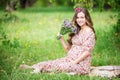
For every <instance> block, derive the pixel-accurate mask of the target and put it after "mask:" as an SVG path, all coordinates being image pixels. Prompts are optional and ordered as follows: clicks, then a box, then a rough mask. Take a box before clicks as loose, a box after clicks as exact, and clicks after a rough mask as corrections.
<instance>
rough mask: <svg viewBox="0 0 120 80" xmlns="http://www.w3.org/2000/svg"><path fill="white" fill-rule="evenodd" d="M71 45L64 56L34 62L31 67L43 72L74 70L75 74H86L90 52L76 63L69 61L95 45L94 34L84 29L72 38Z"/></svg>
mask: <svg viewBox="0 0 120 80" xmlns="http://www.w3.org/2000/svg"><path fill="white" fill-rule="evenodd" d="M72 43H73V45H72V47H71V49H70V50H69V52H68V53H67V55H66V57H63V58H59V59H56V60H49V61H44V62H40V63H37V64H34V65H33V66H32V67H33V68H34V69H35V70H42V71H43V72H47V71H48V72H52V71H57V72H62V71H65V72H74V73H76V74H87V73H89V70H90V65H91V58H92V54H91V55H89V56H88V57H87V58H85V59H84V60H83V61H81V62H79V63H78V64H73V63H71V60H72V61H73V60H76V59H77V58H78V57H80V56H81V55H82V54H83V52H85V51H89V52H90V53H92V50H93V48H94V45H95V35H94V32H93V31H91V32H87V31H84V32H82V33H81V34H76V35H75V36H74V37H73V38H72Z"/></svg>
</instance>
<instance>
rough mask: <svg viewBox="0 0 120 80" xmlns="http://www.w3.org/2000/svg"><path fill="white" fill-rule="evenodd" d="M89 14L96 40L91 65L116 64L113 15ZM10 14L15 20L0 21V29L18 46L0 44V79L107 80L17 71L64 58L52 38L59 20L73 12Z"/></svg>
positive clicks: (37, 9)
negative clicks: (38, 63)
mask: <svg viewBox="0 0 120 80" xmlns="http://www.w3.org/2000/svg"><path fill="white" fill-rule="evenodd" d="M66 10H67V11H66ZM0 13H1V14H2V13H3V12H0ZM90 13H91V17H92V19H93V22H94V27H95V30H96V34H97V38H98V39H97V42H96V46H95V49H94V51H93V60H92V66H100V65H119V64H120V62H119V61H120V58H119V55H118V54H119V51H120V50H119V48H117V47H116V44H115V40H114V34H113V33H114V30H113V25H114V24H115V23H116V15H117V13H116V12H111V11H106V12H90ZM13 14H14V15H16V16H17V17H18V18H17V20H16V21H14V20H11V21H9V22H2V24H1V26H2V27H3V28H4V31H5V32H6V34H7V37H8V39H10V40H11V41H14V38H16V39H17V40H18V41H19V45H20V47H18V48H12V47H10V46H3V45H0V53H1V55H0V77H1V80H108V79H107V78H100V77H92V78H90V77H89V76H79V75H75V76H68V75H66V74H64V73H60V74H48V73H43V74H30V73H29V72H30V71H29V70H20V69H19V65H20V64H21V63H26V64H29V65H32V64H34V63H37V62H40V61H47V60H53V59H56V58H60V57H63V56H65V54H66V53H65V51H64V49H63V48H62V45H61V43H60V41H58V40H57V39H56V35H57V33H58V32H59V29H60V27H61V24H62V22H63V20H64V19H66V18H67V19H71V18H72V17H73V14H74V12H73V11H72V9H71V8H68V9H67V8H65V9H63V10H62V8H59V9H52V10H50V9H46V8H43V9H42V8H32V9H31V8H28V9H25V10H19V11H16V12H13ZM65 38H67V36H65ZM114 80H118V79H117V78H116V79H114Z"/></svg>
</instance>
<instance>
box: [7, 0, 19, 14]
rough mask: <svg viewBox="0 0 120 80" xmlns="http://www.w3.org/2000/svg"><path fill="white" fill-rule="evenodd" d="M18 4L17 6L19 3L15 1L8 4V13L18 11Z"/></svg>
mask: <svg viewBox="0 0 120 80" xmlns="http://www.w3.org/2000/svg"><path fill="white" fill-rule="evenodd" d="M16 4H17V2H15V1H9V2H7V5H6V10H7V11H8V12H12V11H14V10H16V8H15V6H16Z"/></svg>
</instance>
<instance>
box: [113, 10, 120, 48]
mask: <svg viewBox="0 0 120 80" xmlns="http://www.w3.org/2000/svg"><path fill="white" fill-rule="evenodd" d="M113 28H114V30H115V32H114V38H115V42H116V43H117V44H118V45H117V46H118V47H120V12H119V13H118V16H117V23H116V24H115V25H114V26H113Z"/></svg>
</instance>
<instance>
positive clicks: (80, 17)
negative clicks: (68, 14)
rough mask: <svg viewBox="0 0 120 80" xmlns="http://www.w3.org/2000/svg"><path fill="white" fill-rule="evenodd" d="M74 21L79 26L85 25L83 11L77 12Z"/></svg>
mask: <svg viewBox="0 0 120 80" xmlns="http://www.w3.org/2000/svg"><path fill="white" fill-rule="evenodd" d="M76 22H77V24H78V25H79V26H81V27H82V26H84V25H86V19H85V14H84V13H83V12H79V13H78V14H77V18H76Z"/></svg>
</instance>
